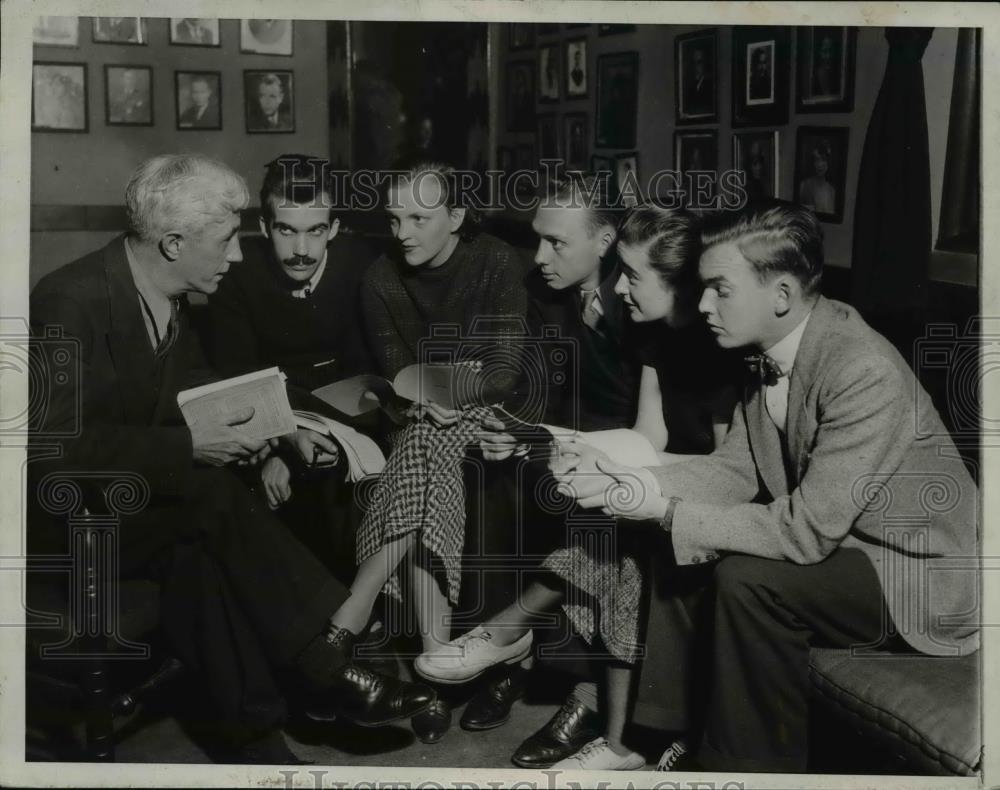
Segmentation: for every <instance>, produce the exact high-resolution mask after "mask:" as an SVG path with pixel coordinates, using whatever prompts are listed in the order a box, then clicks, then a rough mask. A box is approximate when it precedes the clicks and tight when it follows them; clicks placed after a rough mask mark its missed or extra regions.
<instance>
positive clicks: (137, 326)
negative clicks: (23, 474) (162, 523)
mask: <svg viewBox="0 0 1000 790" xmlns="http://www.w3.org/2000/svg"><path fill="white" fill-rule="evenodd" d="M30 309H31V315H30V319H31V327H32V333H33V336H34V337H35V338H41V337H45V334H46V328H50V330H52V329H54V330H55V331H56V332H57V333H58V335H59V336H58V337H48V338H46V339H45V340H44V341H43V342H40V341H38V340H37V339H36V340H35V341H34V343H33V345H32V363H33V365H35V366H36V375H35V376H34V377H33V378H32V382H33V384H36V387H44V390H42V391H38V390H37V389H36V391H35V392H33V393H32V398H38V399H43V400H44V402H45V403H46V408H45V409H39V410H37V411H36V412H35V414H34V420H33V422H32V424H31V430H32V436H31V441H30V445H29V446H30V447H31V448H32V450H33V452H34V453H35V454H36V455H39V454H42V453H43V452H44V450H43V448H55V449H56V450H58V452H59V457H57V458H53V459H46V460H39V461H35V462H33V463H32V467H33V468H34V470H35V471H36V472H37V473H39V474H40V473H42V472H48V471H56V470H63V471H72V472H79V471H116V470H122V471H129V472H134V473H138V474H140V475H142V477H144V478H145V480H146V482H147V483H148V484H149V487H150V490H151V492H152V494H153V495H154V496H156V495H169V496H182V495H183V494H184V493H185V492H186V491H187V489H188V485H189V475H190V474H191V472H192V470H193V468H194V465H193V463H192V448H191V434H190V432H189V431H188V429H187V427H186V426H185V424H184V420H183V417H182V416H181V413H180V409H179V408H178V406H177V393H178V392H179V391H180V390H182V389H185V388H187V387H189V386H192V385H194V384H197V383H201V382H204V381H206V380H208V379H209V378H210V372H209V370H208V366H207V364H206V363H205V358H204V355H203V354H202V350H201V347H200V345H199V342H198V339H197V337H196V336H195V334H194V333H193V332H192V331H191V329H190V324H189V316H188V309H187V306H186V303H182V305H181V310H180V312H179V314H178V320H179V322H180V327H179V334H178V337H177V340H176V341H175V343H174V345H173V346H172V347H171V349H170V351H168V352H167V354H166V355H165V356H164V357H163V358H162V359H161V360H159V361H158V360H157V359H156V357H155V354H154V353H153V348H152V346H151V344H150V341H149V335H148V333H147V331H146V326H145V323H144V322H143V317H142V313H141V308H140V306H139V300H138V296H137V291H136V287H135V281H134V280H133V279H132V273H131V270H130V269H129V266H128V260H127V259H126V257H125V248H124V245H123V237H118V238H117V239H115V240H114V241H112V242H111V243H110V244H108V245H107V246H106V247H104V248H103V249H101V250H98V251H96V252H93V253H90V254H89V255H86V256H85V257H83V258H81V259H80V260H77V261H74V262H73V263H69V264H67V265H66V266H63V267H62V268H60V269H57V270H56V271H54V272H52V273H51V274H49V275H47V276H45V277H43V278H42V280H41V281H40V282H39V283H38V285H37V286H36V287H35V289H34V291H32V293H31V307H30ZM63 371H65V372H68V373H69V376H68V380H67V381H66V383H65V384H62V385H60V384H59V381H60V380H61V379H60V378H59V377H58V374H59V373H60V372H63ZM32 402H35V401H34V400H33V401H32Z"/></svg>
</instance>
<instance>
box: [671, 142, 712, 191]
mask: <svg viewBox="0 0 1000 790" xmlns="http://www.w3.org/2000/svg"><path fill="white" fill-rule="evenodd" d="M674 169H675V170H678V171H679V172H680V174H681V178H683V179H684V181H685V184H686V185H685V189H687V190H688V191H689V192H691V191H693V190H694V189H696V188H699V187H700V182H697V184H696V183H691V184H687V183H686V182H687V180H688V177H689V176H692V177H693V174H695V173H711V174H712V176H713V177H712V194H713V195H714V194H715V186H716V184H717V183H718V176H717V174H718V170H719V133H718V132H717V131H716V130H715V129H700V130H698V131H694V130H691V131H683V132H674Z"/></svg>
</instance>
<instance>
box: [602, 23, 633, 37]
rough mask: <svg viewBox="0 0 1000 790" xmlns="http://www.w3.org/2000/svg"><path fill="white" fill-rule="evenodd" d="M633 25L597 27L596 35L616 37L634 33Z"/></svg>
mask: <svg viewBox="0 0 1000 790" xmlns="http://www.w3.org/2000/svg"><path fill="white" fill-rule="evenodd" d="M634 32H635V25H598V26H597V35H599V36H617V35H618V34H619V33H634Z"/></svg>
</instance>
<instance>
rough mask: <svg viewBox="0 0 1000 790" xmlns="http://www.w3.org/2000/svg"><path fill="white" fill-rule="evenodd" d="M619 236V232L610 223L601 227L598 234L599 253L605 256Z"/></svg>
mask: <svg viewBox="0 0 1000 790" xmlns="http://www.w3.org/2000/svg"><path fill="white" fill-rule="evenodd" d="M617 237H618V233H617V232H616V231H615V229H614V228H612V227H611V226H610V225H605V226H604V227H603V228H601V231H600V233H599V235H598V241H597V244H598V246H597V250H598V254H599V255H600V256H601V257H602V258H603V257H604V256H605V255H607V254H608V250H610V249H611V245H612V244H614V243H615V239H616V238H617Z"/></svg>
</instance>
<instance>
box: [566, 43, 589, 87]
mask: <svg viewBox="0 0 1000 790" xmlns="http://www.w3.org/2000/svg"><path fill="white" fill-rule="evenodd" d="M586 97H587V39H585V38H575V39H572V40H571V41H567V42H566V98H567V99H584V98H586Z"/></svg>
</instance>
